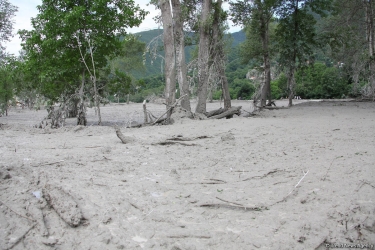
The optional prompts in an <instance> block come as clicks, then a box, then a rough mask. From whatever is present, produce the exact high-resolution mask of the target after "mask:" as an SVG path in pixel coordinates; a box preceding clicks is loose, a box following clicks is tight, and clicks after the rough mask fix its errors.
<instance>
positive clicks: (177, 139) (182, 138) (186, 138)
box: [167, 135, 210, 141]
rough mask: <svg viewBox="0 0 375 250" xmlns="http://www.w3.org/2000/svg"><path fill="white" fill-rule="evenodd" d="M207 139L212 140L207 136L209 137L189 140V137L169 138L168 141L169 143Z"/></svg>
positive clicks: (204, 136)
mask: <svg viewBox="0 0 375 250" xmlns="http://www.w3.org/2000/svg"><path fill="white" fill-rule="evenodd" d="M207 138H210V137H209V136H207V135H203V136H197V137H194V138H188V137H172V138H168V139H167V140H168V141H194V140H199V139H207Z"/></svg>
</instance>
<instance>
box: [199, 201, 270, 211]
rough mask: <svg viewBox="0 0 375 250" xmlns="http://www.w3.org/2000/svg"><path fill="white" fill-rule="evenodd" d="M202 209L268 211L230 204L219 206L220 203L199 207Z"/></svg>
mask: <svg viewBox="0 0 375 250" xmlns="http://www.w3.org/2000/svg"><path fill="white" fill-rule="evenodd" d="M199 206H200V207H216V208H228V209H238V210H245V211H262V210H267V207H262V206H260V207H246V206H238V205H230V204H219V203H217V204H216V203H212V204H211V203H210V204H202V205H199Z"/></svg>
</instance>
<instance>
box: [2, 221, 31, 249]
mask: <svg viewBox="0 0 375 250" xmlns="http://www.w3.org/2000/svg"><path fill="white" fill-rule="evenodd" d="M36 224H37V223H34V224H33V225H32V226H31V227H30V228H29V229H28V230H27V231H26V232H25V233H24V234H23V235H21V236H20V237H18V239H16V241H15V242H14V243H13V244H12V245H11V246H10V247H8V248H6V249H12V248H13V247H15V246H16V245H17V244H18V243H19V242H20V241H21V240H22V239H23V237H25V236H26V234H28V233H29V232H30V231H31V230H32V229H33V228H34V227H35V226H36Z"/></svg>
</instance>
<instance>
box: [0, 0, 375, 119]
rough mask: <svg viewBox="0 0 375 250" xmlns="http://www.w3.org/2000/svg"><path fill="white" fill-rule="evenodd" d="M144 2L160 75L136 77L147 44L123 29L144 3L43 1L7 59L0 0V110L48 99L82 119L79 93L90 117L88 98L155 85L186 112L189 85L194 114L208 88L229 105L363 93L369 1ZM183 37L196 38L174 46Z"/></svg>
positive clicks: (6, 8) (373, 65)
mask: <svg viewBox="0 0 375 250" xmlns="http://www.w3.org/2000/svg"><path fill="white" fill-rule="evenodd" d="M151 3H152V4H154V5H155V6H156V7H157V8H158V9H159V10H160V13H161V15H160V17H158V20H159V21H160V23H161V25H162V27H163V39H162V44H161V45H162V49H163V51H164V54H163V55H161V54H160V53H159V54H158V56H159V58H162V59H163V61H164V67H163V71H164V75H163V76H154V77H148V78H145V79H142V80H139V78H140V77H139V76H141V75H142V74H139V73H138V74H134V72H142V68H143V67H144V60H145V58H147V55H145V53H144V52H145V50H146V47H147V46H146V44H144V43H142V42H140V41H139V40H138V38H137V37H136V36H134V35H129V34H127V33H126V28H128V27H133V26H137V25H139V24H140V23H141V22H142V21H143V19H144V17H145V15H146V14H147V13H146V12H145V11H143V10H142V9H140V7H139V6H138V5H136V4H135V2H134V0H116V1H114V0H105V1H103V0H92V1H85V0H76V1H65V0H43V2H42V4H41V5H40V6H38V10H39V14H38V15H37V16H36V17H35V18H32V26H33V30H31V31H27V30H21V31H19V35H20V36H21V38H22V48H23V51H22V52H21V55H20V56H19V57H18V58H15V57H13V56H10V55H7V54H6V53H4V52H3V51H5V50H4V46H3V42H4V41H7V40H9V38H10V37H11V34H12V28H13V27H12V18H13V17H14V15H15V13H16V11H17V8H16V7H15V6H13V5H12V4H10V3H9V2H8V0H0V24H1V26H0V47H1V51H2V53H1V55H0V60H1V65H0V73H1V74H0V104H1V105H0V109H1V111H3V112H6V110H7V107H8V104H9V101H10V100H12V99H13V97H14V96H17V97H19V98H22V100H23V102H25V103H28V104H30V105H32V104H34V103H36V102H37V101H38V100H47V101H49V103H50V104H54V103H57V102H59V103H61V104H62V105H63V106H64V107H65V108H66V109H67V110H68V114H70V115H71V116H77V117H78V124H83V125H84V124H86V118H85V114H86V113H85V112H86V104H87V103H88V102H89V103H91V105H93V106H94V107H95V108H96V110H97V113H98V117H99V124H100V123H101V117H100V103H103V102H106V101H108V99H110V100H111V101H117V102H119V101H125V100H127V101H129V100H132V101H142V100H143V99H145V97H147V96H150V95H151V94H153V93H156V94H158V93H161V92H163V95H164V98H165V99H166V103H167V105H169V106H171V105H173V104H174V102H175V101H176V97H181V105H182V107H183V108H185V109H186V110H188V111H191V106H190V98H191V95H192V94H194V95H195V96H196V97H197V106H196V109H195V112H197V113H205V112H206V101H207V100H209V99H223V100H224V108H225V109H229V108H230V107H231V99H234V98H237V99H250V98H254V99H255V100H257V101H260V104H259V105H260V106H265V105H270V101H271V100H272V99H273V98H281V97H288V98H289V104H290V105H292V100H293V97H294V95H298V96H301V97H303V98H341V97H345V96H348V95H349V94H350V95H353V96H355V95H361V96H364V97H372V98H374V96H375V94H374V90H375V62H374V60H375V59H374V58H375V56H374V53H375V52H374V50H375V41H374V38H375V37H374V8H375V7H374V5H373V3H372V1H371V0H334V1H332V0H252V1H248V0H236V1H232V2H230V10H229V11H224V10H223V8H222V5H223V1H222V0H199V1H196V0H183V1H180V0H152V1H151ZM229 18H230V19H231V20H232V21H233V22H234V23H236V24H238V25H241V26H243V27H244V31H245V32H246V41H245V42H244V43H242V44H240V45H239V48H232V47H231V46H230V42H228V39H227V36H226V35H225V33H226V30H227V29H228V27H227V24H226V21H227V20H228V19H229ZM187 32H188V34H189V35H188V36H186V34H187ZM192 34H193V35H192ZM192 43H195V45H196V46H197V49H196V50H195V53H194V55H193V56H190V55H186V47H187V45H188V46H191V45H192ZM159 47H160V46H159ZM147 48H148V47H147ZM228 52H230V53H228ZM187 57H188V58H189V59H190V60H187V59H186V58H187ZM148 58H150V56H148ZM132 74H133V75H138V79H136V78H135V77H133V76H132ZM249 78H250V79H249ZM142 89H143V91H142ZM176 90H177V91H176ZM267 100H268V103H267ZM168 115H170V113H169V114H168Z"/></svg>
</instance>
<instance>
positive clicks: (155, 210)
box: [0, 101, 375, 250]
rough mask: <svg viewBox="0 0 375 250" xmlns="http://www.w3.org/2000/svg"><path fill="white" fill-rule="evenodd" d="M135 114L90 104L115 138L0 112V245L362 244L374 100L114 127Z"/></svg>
mask: <svg viewBox="0 0 375 250" xmlns="http://www.w3.org/2000/svg"><path fill="white" fill-rule="evenodd" d="M280 103H281V102H280ZM284 104H285V103H284ZM215 105H216V107H219V103H214V104H210V105H209V107H210V108H211V109H212V108H214V107H215ZM233 105H242V106H243V108H244V109H246V110H249V108H248V107H250V102H244V101H242V102H239V101H238V102H234V104H233ZM148 108H149V109H150V110H151V111H152V112H154V113H158V112H159V113H160V112H162V111H163V110H164V107H163V106H161V105H156V104H149V106H148ZM141 110H142V105H141V104H130V105H110V106H105V107H103V108H102V114H103V121H104V122H105V124H107V125H113V124H115V123H116V124H119V125H120V126H121V130H122V133H123V134H124V135H125V136H131V137H132V141H131V142H130V143H128V144H122V143H121V142H120V140H119V139H118V138H117V137H116V134H115V131H114V129H113V127H111V126H94V125H93V126H87V127H78V126H74V122H75V120H74V119H68V125H67V126H66V127H63V128H60V129H50V128H45V129H37V128H33V127H32V125H35V124H37V123H39V122H40V121H41V119H42V118H43V117H44V116H45V115H46V112H45V111H43V110H42V111H30V110H19V109H17V110H14V109H13V110H11V111H10V113H9V116H8V117H1V118H0V123H1V128H0V249H42V250H43V249H69V250H70V249H151V248H152V249H170V250H172V249H173V250H178V249H181V250H185V249H326V248H327V246H328V245H327V244H347V245H346V246H352V245H353V244H363V245H362V246H364V247H370V248H371V244H372V249H374V247H373V245H374V244H375V203H374V202H375V103H373V102H372V103H371V102H301V103H299V104H298V105H295V106H293V107H292V108H290V109H280V110H273V111H263V112H262V113H260V114H259V115H257V116H254V117H251V118H245V117H236V118H234V119H229V120H187V119H182V120H178V121H177V122H176V123H175V124H174V125H170V126H153V127H143V128H131V129H130V128H126V126H125V125H126V124H127V123H129V122H130V118H129V117H130V116H132V118H131V119H132V120H136V119H138V120H141V119H142V116H141V113H140V112H138V111H141ZM93 112H94V111H93V110H91V109H90V110H89V124H94V122H95V120H96V117H95V116H94V113H93ZM137 112H138V113H137ZM170 138H174V140H172V141H171V140H167V139H170ZM175 138H179V139H180V140H181V139H185V141H177V139H175ZM189 139H190V140H189ZM166 141H168V142H170V143H163V142H166ZM160 142H162V143H160ZM366 244H367V245H366Z"/></svg>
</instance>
